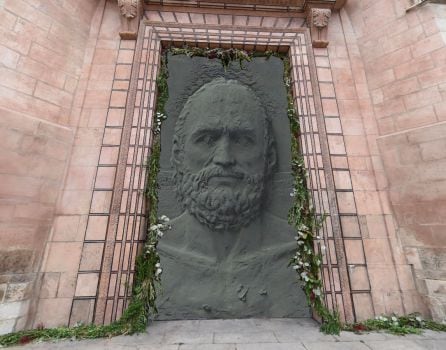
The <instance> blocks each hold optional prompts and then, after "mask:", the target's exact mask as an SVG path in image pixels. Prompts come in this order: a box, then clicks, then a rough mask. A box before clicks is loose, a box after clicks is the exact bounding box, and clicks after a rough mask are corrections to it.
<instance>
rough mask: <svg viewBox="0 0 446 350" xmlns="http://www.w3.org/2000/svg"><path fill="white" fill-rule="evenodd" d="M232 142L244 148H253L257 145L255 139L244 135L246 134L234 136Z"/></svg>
mask: <svg viewBox="0 0 446 350" xmlns="http://www.w3.org/2000/svg"><path fill="white" fill-rule="evenodd" d="M232 141H233V142H234V143H235V144H236V145H239V146H242V147H246V146H252V145H253V144H254V143H255V141H254V139H253V138H252V137H251V136H249V135H244V134H240V135H234V136H233V137H232Z"/></svg>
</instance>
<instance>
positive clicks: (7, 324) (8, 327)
mask: <svg viewBox="0 0 446 350" xmlns="http://www.w3.org/2000/svg"><path fill="white" fill-rule="evenodd" d="M15 322H16V321H15V319H10V320H0V335H2V334H8V333H12V332H13V331H14V326H15Z"/></svg>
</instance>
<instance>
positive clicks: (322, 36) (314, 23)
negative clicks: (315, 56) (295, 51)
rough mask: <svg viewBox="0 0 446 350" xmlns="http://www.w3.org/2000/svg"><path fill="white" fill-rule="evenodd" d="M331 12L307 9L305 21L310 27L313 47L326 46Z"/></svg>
mask: <svg viewBox="0 0 446 350" xmlns="http://www.w3.org/2000/svg"><path fill="white" fill-rule="evenodd" d="M330 17H331V10H330V9H328V8H316V7H312V8H309V9H308V14H307V21H308V25H309V27H310V32H311V39H312V42H313V47H322V48H323V47H327V46H328V39H327V33H328V22H329V21H330Z"/></svg>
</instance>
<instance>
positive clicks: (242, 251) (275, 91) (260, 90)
mask: <svg viewBox="0 0 446 350" xmlns="http://www.w3.org/2000/svg"><path fill="white" fill-rule="evenodd" d="M191 61H192V62H191ZM265 66H267V67H265ZM189 72H194V73H193V76H192V75H189V74H190V73H189ZM253 72H256V73H255V76H253ZM282 72H283V66H282V63H281V61H280V60H279V59H275V58H271V60H270V61H268V63H266V62H265V60H264V59H263V58H262V59H258V60H253V61H252V62H250V63H249V65H248V64H246V66H245V67H244V68H243V70H242V69H240V68H238V67H236V65H234V67H229V68H228V69H227V71H226V72H224V71H223V69H222V67H221V66H220V64H219V62H214V61H212V60H209V61H206V60H205V59H203V58H198V59H193V60H191V59H190V58H189V57H187V56H183V57H180V56H171V57H169V77H170V78H169V81H170V83H169V99H168V101H167V103H166V113H167V114H168V115H169V118H168V119H167V121H166V123H165V124H164V125H163V130H162V131H161V157H160V174H162V175H161V178H160V184H161V186H160V193H159V199H160V201H159V209H158V210H159V212H160V213H163V214H164V213H166V214H167V216H169V217H170V218H172V220H171V221H170V225H171V226H172V229H171V230H170V231H168V232H166V234H165V235H164V236H163V238H162V239H161V240H160V242H159V245H158V249H159V253H160V258H161V261H160V263H161V266H162V268H163V276H162V286H163V291H164V293H163V294H162V295H160V297H159V299H158V300H157V301H158V310H159V316H158V317H159V318H160V319H181V318H183V319H184V318H185V319H200V318H243V317H304V316H308V308H307V307H306V305H305V297H304V296H303V295H302V293H301V292H300V291H299V292H298V291H297V289H296V288H295V282H294V281H295V277H294V276H293V271H292V269H290V268H287V265H288V262H289V259H290V257H292V255H293V249H295V246H296V243H295V239H294V236H295V232H294V231H293V228H292V227H291V226H290V225H289V224H288V222H287V220H286V213H287V211H288V208H289V202H288V201H289V198H290V196H289V188H291V186H292V185H291V183H292V179H291V177H290V173H289V172H287V170H288V169H289V158H288V157H289V153H288V152H289V148H290V145H289V143H290V133H289V129H288V128H287V129H282V128H283V123H282V121H284V122H286V121H287V120H286V117H287V116H286V105H287V104H286V94H285V89H284V86H283V85H282V84H283V83H282V81H281V80H280V78H281V77H282ZM222 75H223V76H224V77H222ZM191 78H192V79H194V80H195V81H192V82H190V81H188V80H189V79H191ZM180 101H181V102H180ZM277 128H281V129H280V130H281V131H282V130H283V131H284V132H278V129H277ZM169 141H170V142H169ZM169 146H170V147H169ZM170 148H171V152H169V149H170ZM163 152H164V153H163ZM165 152H169V153H170V154H169V155H170V156H171V157H170V158H171V164H169V161H168V159H169V156H168V155H167V154H166V153H165ZM285 164H286V165H285ZM279 169H280V172H279ZM169 173H170V174H171V176H169V175H168V174H169ZM172 175H173V178H172ZM167 177H168V178H169V179H170V180H168V181H165V180H163V178H167ZM282 186H283V187H282ZM172 190H175V192H176V194H177V196H176V198H175V197H174V195H173V194H172V192H173V191H172ZM282 191H283V192H282ZM282 195H283V196H282ZM175 206H179V210H178V211H177V212H176V213H174V212H173V210H172V208H173V207H175ZM171 214H174V215H171ZM178 214H179V215H178ZM175 215H178V216H175ZM279 215H280V216H279Z"/></svg>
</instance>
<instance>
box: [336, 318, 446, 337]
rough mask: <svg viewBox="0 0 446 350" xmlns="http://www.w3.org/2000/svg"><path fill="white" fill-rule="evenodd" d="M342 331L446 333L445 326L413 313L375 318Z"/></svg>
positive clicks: (354, 324)
mask: <svg viewBox="0 0 446 350" xmlns="http://www.w3.org/2000/svg"><path fill="white" fill-rule="evenodd" d="M342 329H343V330H344V331H350V332H355V333H361V332H370V331H386V332H388V333H392V334H396V335H406V334H420V333H422V331H423V330H424V329H430V330H433V331H442V332H446V324H444V323H438V322H435V321H432V320H424V319H423V318H422V317H421V316H420V315H419V314H417V313H413V314H409V315H407V316H397V315H395V314H393V315H390V316H377V317H376V318H374V319H370V320H366V321H362V322H357V323H352V324H345V325H344V326H343V328H342Z"/></svg>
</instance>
